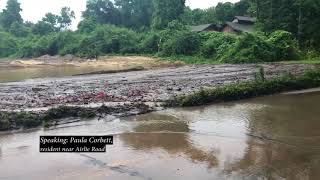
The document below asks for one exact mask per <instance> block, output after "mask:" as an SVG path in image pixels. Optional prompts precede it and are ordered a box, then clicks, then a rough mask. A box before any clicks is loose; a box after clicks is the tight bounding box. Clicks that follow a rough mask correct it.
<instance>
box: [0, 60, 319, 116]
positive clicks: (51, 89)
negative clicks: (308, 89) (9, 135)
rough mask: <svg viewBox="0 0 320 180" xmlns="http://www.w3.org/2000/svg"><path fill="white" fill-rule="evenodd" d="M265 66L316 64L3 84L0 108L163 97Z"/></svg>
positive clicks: (294, 70)
mask: <svg viewBox="0 0 320 180" xmlns="http://www.w3.org/2000/svg"><path fill="white" fill-rule="evenodd" d="M260 66H263V67H264V70H265V73H266V78H271V77H275V76H279V75H283V74H286V73H290V74H292V75H300V74H302V73H303V72H304V71H306V70H307V69H310V68H312V67H313V66H310V65H300V64H299V65H298V64H296V65H283V64H267V65H211V66H208V65H206V66H184V67H179V68H166V69H156V70H145V71H134V72H122V73H113V74H98V75H82V76H68V77H62V78H44V79H30V80H26V81H22V82H10V83H0V109H1V110H2V111H17V110H23V111H24V110H30V109H31V110H32V109H41V108H50V107H57V106H61V105H72V106H84V105H90V104H97V103H115V102H116V103H119V102H120V103H125V102H126V103H146V102H164V101H166V100H168V99H170V98H172V97H173V96H177V95H187V94H190V93H193V92H196V91H199V90H200V89H201V88H203V87H217V86H221V85H227V84H232V83H236V82H243V81H249V80H252V79H253V78H254V74H255V73H256V72H257V71H258V69H259V67H260Z"/></svg>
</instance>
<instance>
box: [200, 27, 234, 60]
mask: <svg viewBox="0 0 320 180" xmlns="http://www.w3.org/2000/svg"><path fill="white" fill-rule="evenodd" d="M201 36H202V39H203V44H202V46H201V49H200V52H201V55H202V56H204V57H206V58H216V59H219V58H220V57H221V56H223V54H224V52H225V51H226V49H229V48H230V46H231V45H232V44H233V43H235V41H236V36H235V35H233V34H226V33H220V32H209V33H202V34H201Z"/></svg>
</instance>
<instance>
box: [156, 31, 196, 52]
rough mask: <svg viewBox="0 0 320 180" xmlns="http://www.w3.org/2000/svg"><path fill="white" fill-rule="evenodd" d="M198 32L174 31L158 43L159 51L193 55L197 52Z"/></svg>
mask: <svg viewBox="0 0 320 180" xmlns="http://www.w3.org/2000/svg"><path fill="white" fill-rule="evenodd" d="M161 40H162V39H161ZM200 40H201V39H200V36H199V34H198V33H195V32H189V31H176V32H175V33H174V34H172V35H171V36H170V38H167V39H166V40H165V41H164V42H161V44H160V53H161V54H162V55H165V56H170V55H194V54H196V53H197V52H198V50H199V48H200V45H201V41H200Z"/></svg>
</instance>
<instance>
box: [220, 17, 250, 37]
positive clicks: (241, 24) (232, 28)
mask: <svg viewBox="0 0 320 180" xmlns="http://www.w3.org/2000/svg"><path fill="white" fill-rule="evenodd" d="M255 22H256V19H255V18H252V17H246V16H235V17H234V19H233V21H232V22H226V23H225V24H224V25H223V28H222V30H221V31H222V32H227V33H235V34H239V33H243V32H248V33H250V32H253V29H254V24H255Z"/></svg>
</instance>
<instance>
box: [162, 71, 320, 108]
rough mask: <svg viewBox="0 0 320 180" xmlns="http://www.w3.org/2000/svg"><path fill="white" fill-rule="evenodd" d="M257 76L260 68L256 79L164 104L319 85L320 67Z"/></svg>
mask: <svg viewBox="0 0 320 180" xmlns="http://www.w3.org/2000/svg"><path fill="white" fill-rule="evenodd" d="M262 72H263V71H262ZM259 74H260V75H259ZM259 76H263V75H261V70H260V72H259V73H257V75H255V79H256V80H254V81H251V82H243V83H237V84H231V85H227V86H222V87H218V88H212V89H211V88H208V89H201V90H200V91H199V92H196V93H194V94H191V95H187V96H179V97H175V98H173V99H171V100H169V101H167V102H166V105H167V106H171V107H173V106H182V107H184V106H198V105H204V104H208V103H215V102H225V101H233V100H240V99H247V98H252V97H257V96H262V95H270V94H275V93H279V92H284V91H290V90H301V89H307V88H314V87H318V86H320V69H315V70H310V71H308V72H306V73H305V74H303V75H301V76H292V75H290V74H288V75H284V76H282V77H278V78H274V79H271V80H265V79H264V77H259Z"/></svg>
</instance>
